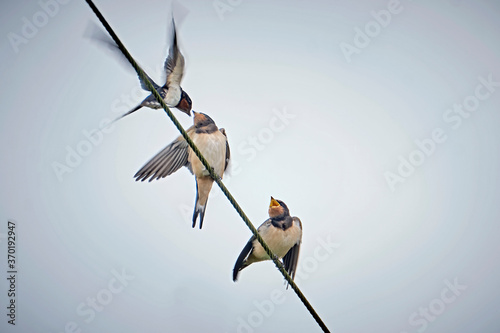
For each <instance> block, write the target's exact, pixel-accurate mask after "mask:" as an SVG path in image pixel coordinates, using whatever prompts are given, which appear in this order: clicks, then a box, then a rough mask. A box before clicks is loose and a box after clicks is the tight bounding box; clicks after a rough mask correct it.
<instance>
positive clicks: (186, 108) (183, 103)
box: [175, 89, 193, 116]
mask: <svg viewBox="0 0 500 333" xmlns="http://www.w3.org/2000/svg"><path fill="white" fill-rule="evenodd" d="M175 107H176V108H177V109H179V110H181V111H182V112H184V113H186V114H187V115H188V116H191V108H192V107H193V102H191V98H189V95H188V94H187V93H186V92H185V91H184V90H182V89H181V99H180V100H179V103H178V104H177V105H176V106H175Z"/></svg>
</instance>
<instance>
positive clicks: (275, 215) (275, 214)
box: [269, 197, 290, 220]
mask: <svg viewBox="0 0 500 333" xmlns="http://www.w3.org/2000/svg"><path fill="white" fill-rule="evenodd" d="M289 215H290V211H289V210H288V207H287V206H286V205H285V203H284V202H283V201H281V200H276V199H274V198H273V197H271V203H270V204H269V217H270V218H272V219H278V220H279V219H282V218H285V217H286V216H289Z"/></svg>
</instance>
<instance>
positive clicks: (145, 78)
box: [85, 0, 330, 332]
mask: <svg viewBox="0 0 500 333" xmlns="http://www.w3.org/2000/svg"><path fill="white" fill-rule="evenodd" d="M85 1H86V2H87V4H88V5H89V6H90V8H91V9H92V11H93V12H94V14H95V15H96V16H97V18H98V19H99V21H101V23H102V25H103V26H104V28H105V29H106V30H107V31H108V33H109V34H110V35H111V37H112V38H113V40H114V41H115V43H116V45H118V48H119V49H120V51H121V52H122V53H123V55H124V56H125V57H126V58H127V60H128V61H129V62H130V64H131V65H132V67H134V69H135V71H136V72H137V75H138V76H139V77H140V78H141V81H142V82H144V83H145V84H146V86H147V88H148V89H149V91H151V93H152V94H153V96H154V97H155V98H156V100H157V101H158V102H159V103H160V105H161V106H162V107H163V109H164V110H165V112H166V113H167V115H168V116H169V118H170V119H171V120H172V122H173V123H174V125H175V127H177V129H178V130H179V131H180V132H181V134H182V136H183V138H184V139H185V140H186V142H187V143H188V144H189V147H191V149H192V150H193V151H194V153H195V154H196V156H197V157H198V158H199V160H200V161H201V163H202V164H203V165H204V166H205V168H206V169H207V170H208V172H209V173H210V176H211V177H212V178H213V179H214V181H215V182H216V183H217V185H219V187H220V189H221V190H222V192H223V193H224V195H225V196H226V197H227V199H228V200H229V202H231V204H232V205H233V207H234V209H236V211H237V212H238V214H239V215H240V216H241V218H242V219H243V221H244V222H245V224H246V225H247V227H248V228H249V229H250V230H251V231H252V234H253V235H254V237H255V238H256V239H257V240H258V241H259V243H260V244H261V245H262V247H263V248H264V250H265V251H266V253H267V255H268V256H269V258H271V259H272V260H273V262H274V264H275V265H276V267H277V268H278V270H279V271H280V272H281V274H283V276H284V277H285V280H286V281H287V282H288V284H289V285H290V286H291V287H292V289H293V290H294V291H295V293H296V294H297V296H298V297H299V298H300V300H301V301H302V303H304V305H305V306H306V308H307V310H309V312H310V313H311V315H312V316H313V318H314V319H315V320H316V322H317V323H318V325H319V326H320V327H321V329H322V330H323V332H330V331H329V330H328V328H327V327H326V325H325V323H324V322H323V321H322V320H321V318H320V317H319V315H318V314H317V313H316V310H314V308H313V307H312V305H311V303H309V301H308V300H307V298H306V297H305V296H304V294H303V293H302V291H301V290H300V289H299V287H298V286H297V285H296V284H295V282H294V281H293V279H292V278H291V277H290V275H289V274H288V272H287V271H286V269H285V268H284V267H283V264H282V263H281V261H280V260H279V259H278V257H276V255H274V254H273V252H272V251H271V250H270V249H269V246H268V245H267V244H266V243H265V242H264V240H263V239H262V237H261V236H260V234H259V232H258V231H257V229H255V227H254V225H253V224H252V222H250V219H249V218H248V217H247V216H246V214H245V212H244V211H243V209H242V208H241V207H240V205H239V204H238V202H237V201H236V199H235V198H234V197H233V196H232V194H231V193H230V192H229V190H228V189H227V188H226V186H225V185H224V183H223V182H222V180H221V178H220V177H219V176H218V175H217V174H216V173H215V171H214V170H213V168H212V167H211V166H210V164H209V163H208V162H207V160H206V159H205V157H204V156H203V155H202V154H201V152H200V150H199V149H198V147H196V145H195V144H194V142H193V140H191V138H190V137H189V136H188V134H187V133H186V131H185V130H184V128H182V125H181V124H180V123H179V121H178V120H177V118H175V116H174V114H173V113H172V111H170V109H169V107H168V106H167V105H166V104H165V101H164V100H163V98H161V96H160V94H159V93H158V92H157V91H156V89H155V88H154V86H153V85H152V84H151V82H150V80H149V78H148V76H147V75H146V73H145V72H144V71H143V70H142V68H141V67H140V66H139V64H137V62H136V61H135V60H134V58H133V57H132V56H131V55H130V53H129V52H128V51H127V49H126V48H125V46H124V45H123V44H122V42H121V41H120V39H119V38H118V36H117V35H116V34H115V32H114V31H113V29H112V28H111V26H110V25H109V24H108V22H107V21H106V19H105V18H104V16H103V15H102V14H101V12H100V11H99V9H97V7H96V6H95V4H94V3H93V2H92V0H85Z"/></svg>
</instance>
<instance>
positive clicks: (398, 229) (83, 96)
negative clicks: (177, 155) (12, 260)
mask: <svg viewBox="0 0 500 333" xmlns="http://www.w3.org/2000/svg"><path fill="white" fill-rule="evenodd" d="M221 2H222V3H227V0H221ZM47 3H48V4H50V5H45V4H47ZM232 3H233V4H234V6H232V7H231V9H232V10H231V11H227V12H225V13H223V14H221V15H219V14H218V13H217V11H216V9H215V8H214V5H213V2H212V1H182V4H183V6H184V7H185V9H184V11H182V10H180V8H179V9H178V11H179V13H176V15H179V17H182V16H183V17H184V18H183V19H182V20H181V19H179V21H182V22H181V24H179V26H178V37H179V43H180V47H181V50H182V52H183V53H184V55H185V57H186V73H185V77H184V81H183V88H184V89H185V90H186V91H187V92H188V93H189V95H190V96H191V98H192V99H193V108H194V110H196V111H201V112H205V113H207V114H209V115H210V116H211V117H212V118H213V119H214V120H215V122H216V123H217V125H218V126H219V127H224V128H225V129H226V131H227V134H228V138H229V142H230V145H231V148H232V157H233V168H232V175H231V176H226V177H225V178H224V180H225V182H226V184H227V186H228V188H229V189H230V191H231V192H232V193H233V195H234V196H235V197H236V198H237V200H238V201H239V203H240V204H241V206H242V207H243V209H244V210H245V212H246V214H247V215H248V216H249V217H250V219H251V220H252V221H253V223H254V224H255V225H256V226H258V225H260V223H262V222H263V221H264V220H265V219H266V218H267V208H268V205H269V199H270V196H271V195H272V196H274V197H275V198H278V199H281V200H283V201H284V202H285V203H287V205H288V207H289V208H290V211H291V213H292V215H295V216H298V217H300V219H301V220H302V223H303V228H304V235H303V244H302V248H301V253H300V258H299V272H298V273H297V274H298V276H299V277H301V278H300V279H298V281H297V283H298V285H299V287H300V288H301V289H302V291H303V292H304V294H305V295H306V297H307V298H308V299H309V300H310V302H311V303H312V305H313V306H314V307H315V309H316V310H317V311H318V313H319V314H320V316H321V317H322V318H323V320H324V321H325V323H326V324H327V326H328V327H329V328H330V330H331V331H332V332H339V333H362V332H363V333H364V332H387V333H402V332H406V333H410V332H424V331H425V332H429V333H432V332H435V333H442V332H454V333H457V332H458V333H462V332H464V333H465V332H482V333H498V332H499V331H500V301H499V299H500V284H499V283H498V281H500V267H499V264H498V256H499V250H500V243H499V241H498V236H499V232H500V224H499V222H500V206H499V204H498V201H499V197H500V190H499V185H500V179H499V177H498V175H499V173H498V170H499V167H500V131H499V130H498V128H499V125H500V114H499V112H498V111H499V106H500V83H498V82H500V66H499V63H500V35H499V31H500V20H499V19H498V18H499V17H500V4H499V3H498V2H496V1H493V0H488V1H468V0H462V1H460V0H454V1H451V0H450V1H444V0H443V1H430V0H419V1H409V0H401V1H400V4H399V7H396V8H397V11H398V12H397V13H396V14H392V15H391V19H390V22H388V24H384V25H385V27H380V25H378V24H377V23H374V22H375V21H374V17H373V15H372V14H371V12H372V11H375V12H380V11H381V10H387V9H388V3H390V2H388V1H378V0H377V1H368V0H364V1H347V0H338V1H312V2H305V1H273V2H272V3H270V2H269V1H232ZM54 4H55V2H54V1H52V2H51V0H42V1H40V2H38V1H30V2H28V1H9V2H7V1H2V3H1V4H0V16H1V20H0V26H1V30H0V31H1V34H2V36H3V37H2V39H1V43H2V44H1V53H0V73H1V81H0V82H1V88H2V89H1V91H2V96H1V106H2V108H1V114H0V119H1V122H0V154H1V156H2V169H1V170H2V172H1V173H0V183H1V184H2V186H1V190H0V208H1V209H0V258H2V259H1V260H0V269H1V272H2V273H1V274H0V275H1V276H7V262H6V259H7V258H6V257H7V239H6V238H5V236H6V233H7V222H8V221H9V220H13V221H15V222H16V232H17V238H16V266H17V267H16V268H17V271H18V274H17V280H16V283H17V285H16V292H17V297H16V305H17V307H16V314H17V316H16V326H15V327H13V326H12V325H9V324H8V323H7V320H8V317H7V315H6V314H7V309H6V307H7V304H8V302H9V297H8V295H7V289H8V288H9V286H8V282H7V280H6V279H5V278H2V279H0V281H1V282H0V291H1V292H0V305H1V306H0V308H1V309H2V310H0V331H1V332H54V333H59V332H73V331H74V332H92V333H99V332H319V331H320V330H319V328H318V326H317V325H316V323H315V321H314V320H313V318H312V317H311V316H310V314H309V313H308V312H307V310H306V309H305V307H304V306H303V305H302V303H301V302H300V301H299V299H298V297H297V296H296V295H295V293H294V292H293V291H292V290H291V289H289V290H285V287H284V285H283V278H282V276H281V274H280V273H279V272H278V271H277V270H276V268H275V267H274V265H273V264H272V263H271V262H265V263H259V264H255V265H252V266H250V267H248V268H247V269H245V270H244V271H242V272H241V275H240V278H239V281H238V282H237V283H233V281H232V279H231V274H232V268H233V265H234V262H235V260H236V258H237V257H238V254H239V253H240V251H241V249H242V248H243V247H244V245H245V244H246V242H247V240H248V238H249V237H250V231H249V230H248V228H247V227H246V226H245V225H244V223H243V222H242V221H241V219H240V218H239V217H238V215H237V213H236V212H235V211H234V209H233V208H232V207H231V206H230V204H229V202H228V201H227V200H226V199H225V197H224V196H223V195H222V194H221V193H220V191H219V190H218V189H216V188H214V190H213V191H212V193H211V196H210V198H209V201H208V208H207V213H206V216H205V222H204V227H203V229H202V230H199V229H192V228H191V221H190V219H191V216H192V211H193V206H194V199H195V184H194V178H193V176H192V175H191V174H190V173H189V172H188V170H187V169H185V168H184V169H182V170H180V171H178V172H177V173H175V174H174V175H172V176H170V177H168V178H166V179H162V180H161V181H156V182H153V183H137V182H135V181H134V179H133V175H134V173H135V172H136V171H137V170H138V169H139V168H140V167H141V166H142V165H143V164H144V163H145V162H146V161H148V160H149V158H151V157H152V156H153V155H155V154H156V153H157V152H158V151H159V150H160V149H162V148H163V147H164V146H166V145H167V144H168V143H169V142H171V141H172V140H173V139H175V138H176V137H177V135H178V132H177V130H176V129H175V128H174V126H173V124H172V122H171V121H170V120H169V119H168V117H167V116H166V114H165V113H164V112H163V111H161V110H149V109H146V110H143V111H140V112H137V113H135V114H133V115H131V116H129V117H127V118H125V119H123V120H121V121H119V122H118V123H116V124H115V126H114V127H113V128H112V129H110V130H109V131H108V132H107V133H104V134H103V135H102V138H101V137H99V136H98V135H94V136H93V137H92V138H93V141H94V143H92V142H90V141H89V139H88V138H87V136H88V133H90V132H92V131H93V130H94V129H96V128H98V127H99V126H100V123H101V122H103V121H106V120H107V119H113V118H115V117H117V116H118V115H120V114H121V113H123V112H125V111H127V110H128V109H129V108H132V107H134V106H135V105H136V104H138V103H139V102H140V101H141V100H142V99H143V98H144V97H145V96H147V93H146V92H144V91H141V90H140V88H139V87H140V85H139V82H138V80H137V77H136V75H135V73H134V72H133V70H132V69H131V67H130V66H128V65H127V64H125V63H123V62H120V60H119V59H118V58H117V57H115V56H113V54H112V53H110V52H109V51H108V50H105V49H103V48H102V47H99V45H96V44H95V43H92V42H91V41H89V39H88V38H86V37H85V30H86V28H87V26H88V24H89V22H96V23H97V24H99V23H98V22H97V20H96V18H95V16H94V14H93V13H92V11H91V10H90V8H89V7H88V5H87V4H86V3H85V2H84V1H83V0H82V1H80V0H70V1H67V3H65V4H58V5H57V6H55V5H54ZM96 5H97V6H98V7H99V8H100V9H101V11H102V12H103V14H104V15H105V17H106V18H107V19H108V21H109V22H110V24H111V25H112V27H113V28H114V29H115V31H116V33H117V34H118V36H119V37H120V38H121V39H122V41H123V42H124V44H125V46H126V47H127V48H128V50H129V51H130V52H131V54H132V55H133V56H134V57H135V58H136V59H137V61H138V62H139V63H140V64H141V65H142V66H143V67H144V68H145V70H146V71H147V72H148V73H149V75H150V76H151V77H153V78H154V79H155V80H156V81H157V82H158V83H161V84H163V81H162V80H163V78H162V65H163V61H164V58H165V56H166V53H167V50H168V45H169V43H170V41H169V40H168V37H169V36H170V34H169V28H170V18H171V4H170V2H169V1H166V0H161V1H107V0H100V1H98V0H96ZM44 8H45V9H44ZM44 10H45V11H49V12H50V13H49V14H51V15H48V14H44ZM33 22H34V23H36V24H38V25H39V27H36V26H33V27H35V29H36V31H35V30H33V27H31V30H30V25H31V24H33ZM366 27H368V29H375V30H371V31H369V33H370V34H371V36H372V37H369V38H370V41H369V43H367V44H368V45H361V46H363V47H362V48H359V50H358V53H354V54H352V56H351V57H350V59H349V60H350V62H349V61H347V60H348V59H347V58H346V57H345V55H344V53H343V52H342V50H341V45H346V44H342V43H348V44H351V45H355V37H356V34H357V32H356V31H359V30H357V29H361V30H364V29H365V28H366ZM377 27H378V28H379V29H378V30H376V29H377ZM358 34H359V33H358ZM13 36H14V37H13ZM16 36H17V37H16ZM13 38H14V39H13ZM16 38H17V39H16ZM21 38H25V39H24V40H22V39H21ZM359 38H360V37H359V36H358V45H359V43H360V40H359ZM13 40H14V41H13ZM16 41H17V42H16ZM480 78H482V79H480ZM488 78H489V80H490V81H492V82H493V84H490V86H489V89H490V91H488V89H487V87H485V86H484V85H483V84H482V83H481V80H483V81H484V80H486V81H487V80H488ZM495 82H497V83H495ZM478 86H479V88H478ZM476 93H479V96H480V97H481V98H482V100H478V99H475V98H472V97H470V96H473V95H474V94H476ZM486 95H487V97H486ZM464 101H465V102H467V103H473V102H474V101H479V103H478V105H473V104H471V105H472V107H473V108H475V111H473V112H471V113H470V114H469V113H468V112H467V113H464V114H465V117H463V116H459V115H458V114H453V115H452V114H451V113H449V111H447V110H449V109H452V108H453V105H454V104H463V103H464ZM174 112H175V115H176V116H177V117H178V119H179V120H180V121H181V122H182V124H183V125H184V126H185V127H186V128H187V127H188V126H190V125H191V124H192V119H191V118H188V117H187V116H186V115H185V114H182V113H181V112H179V111H174ZM277 114H280V115H283V114H288V116H287V117H288V118H285V120H283V119H282V118H277ZM282 117H283V116H282ZM450 117H454V118H450ZM459 121H460V123H459ZM436 129H437V131H438V132H440V133H441V136H440V138H441V139H443V138H446V139H445V140H444V142H440V143H436V144H435V148H434V150H433V151H432V152H431V153H430V154H429V155H428V156H424V155H423V153H419V152H418V151H417V150H418V149H419V148H418V146H417V144H416V143H415V141H416V140H419V141H425V142H427V143H428V140H429V139H431V138H432V133H433V131H436ZM70 151H73V152H75V151H76V152H78V151H80V152H82V153H83V154H84V155H85V156H80V159H78V157H75V156H73V157H71V158H70V157H69V155H71V153H69V152H70ZM73 154H74V153H73ZM422 156H424V157H423V159H422ZM68 158H69V163H70V164H71V165H68V161H67V159H68ZM409 158H412V159H413V161H416V163H418V164H419V165H418V166H417V167H415V170H414V171H413V172H410V171H411V170H410V171H408V170H403V169H404V167H403V166H400V164H401V163H403V162H401V161H402V160H403V159H404V160H408V159H409ZM419 158H420V159H419ZM58 163H59V164H58ZM56 164H58V165H65V166H66V167H67V168H68V169H67V170H71V172H66V173H63V174H59V177H58V174H57V173H56V172H55V171H54V165H56ZM398 167H399V168H400V169H401V171H402V172H404V171H407V172H408V174H405V175H404V176H405V177H403V178H400V180H404V182H397V183H395V184H393V186H392V188H391V186H390V184H389V183H388V182H387V181H386V175H387V174H388V172H390V173H393V175H396V174H398ZM410 173H411V174H410ZM406 176H407V177H406ZM322 244H330V245H329V246H328V247H327V248H326V249H325V248H324V247H322ZM122 272H125V274H126V276H128V277H129V279H128V280H124V281H125V282H123V283H122V282H119V281H118V280H116V278H115V275H117V274H121V273H122ZM453 284H455V285H456V286H458V287H453V288H451V287H450V285H453ZM450 288H451V289H450ZM457 288H458V289H457ZM113 292H114V293H113ZM276 293H278V294H279V295H280V296H279V297H278V300H279V302H278V303H279V304H273V305H272V306H269V304H272V303H270V302H271V299H272V298H271V296H270V295H271V294H273V295H274V294H276ZM110 296H111V298H110ZM91 299H97V301H96V302H97V307H98V309H99V310H100V311H94V310H91V309H92V308H91V306H90V305H88V304H87V302H88V301H89V300H91ZM273 299H274V300H276V299H275V298H273ZM259 308H260V310H259ZM425 309H428V310H425ZM426 311H427V312H426Z"/></svg>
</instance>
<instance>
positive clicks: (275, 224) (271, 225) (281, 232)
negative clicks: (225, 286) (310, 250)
mask: <svg viewBox="0 0 500 333" xmlns="http://www.w3.org/2000/svg"><path fill="white" fill-rule="evenodd" d="M257 231H258V232H259V235H261V236H262V239H264V242H266V244H267V245H268V246H269V249H270V250H271V251H272V252H273V254H274V255H276V256H277V257H278V258H280V259H281V258H283V265H284V266H285V269H286V271H287V272H288V274H289V275H290V277H291V278H292V279H293V278H294V277H295V271H296V269H297V262H298V260H299V251H300V243H301V241H302V223H301V222H300V219H299V218H298V217H291V216H290V211H289V210H288V207H287V206H286V205H285V203H284V202H283V201H281V200H276V199H274V198H273V197H271V203H270V205H269V219H267V220H266V221H265V222H264V223H262V224H261V225H260V227H259V228H258V229H257ZM270 259H271V258H269V256H268V255H267V253H266V251H265V250H264V248H263V247H262V245H260V242H259V241H258V240H257V239H256V238H255V237H252V238H250V240H249V241H248V243H247V245H246V246H245V247H244V248H243V251H241V253H240V256H239V257H238V259H237V260H236V264H235V265H234V269H233V281H236V280H237V279H238V273H239V272H240V271H241V270H242V269H243V268H245V267H247V266H249V265H251V264H253V263H254V262H259V261H263V260H270ZM287 288H288V286H287Z"/></svg>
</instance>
